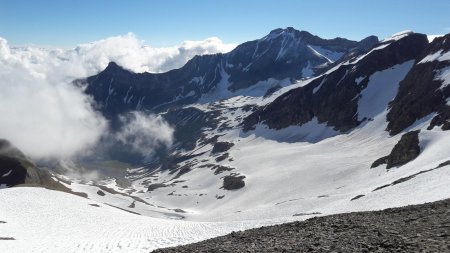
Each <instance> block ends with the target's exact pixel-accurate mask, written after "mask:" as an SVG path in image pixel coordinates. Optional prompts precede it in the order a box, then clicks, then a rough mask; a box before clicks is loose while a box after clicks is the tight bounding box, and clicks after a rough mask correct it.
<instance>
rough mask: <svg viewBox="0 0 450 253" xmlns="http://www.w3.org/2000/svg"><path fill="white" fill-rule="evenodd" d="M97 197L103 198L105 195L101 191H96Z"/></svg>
mask: <svg viewBox="0 0 450 253" xmlns="http://www.w3.org/2000/svg"><path fill="white" fill-rule="evenodd" d="M97 195H100V196H105V193H104V192H103V191H101V190H98V191H97Z"/></svg>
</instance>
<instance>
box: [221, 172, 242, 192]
mask: <svg viewBox="0 0 450 253" xmlns="http://www.w3.org/2000/svg"><path fill="white" fill-rule="evenodd" d="M244 178H245V176H235V175H230V176H225V177H224V178H223V186H222V187H223V189H225V190H238V189H241V188H243V187H244V186H245V181H244Z"/></svg>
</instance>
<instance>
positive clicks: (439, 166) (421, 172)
mask: <svg viewBox="0 0 450 253" xmlns="http://www.w3.org/2000/svg"><path fill="white" fill-rule="evenodd" d="M448 165H450V160H449V161H446V162H443V163H441V164H439V165H438V166H437V167H435V168H432V169H428V170H422V171H419V172H417V173H414V174H412V175H410V176H407V177H402V178H399V179H397V180H395V181H394V182H392V183H390V184H385V185H382V186H379V187H377V188H375V189H374V190H373V191H378V190H381V189H383V188H386V187H389V186H393V185H396V184H401V183H404V182H406V181H409V180H411V179H413V178H415V177H416V176H418V175H421V174H424V173H428V172H430V171H433V170H437V169H439V168H442V167H445V166H448Z"/></svg>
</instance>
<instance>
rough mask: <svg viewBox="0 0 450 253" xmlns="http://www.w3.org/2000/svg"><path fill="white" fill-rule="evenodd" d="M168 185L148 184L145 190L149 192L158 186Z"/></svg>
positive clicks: (164, 185)
mask: <svg viewBox="0 0 450 253" xmlns="http://www.w3.org/2000/svg"><path fill="white" fill-rule="evenodd" d="M167 186H168V185H166V184H151V185H149V186H148V188H147V191H149V192H151V191H154V190H156V189H158V188H163V187H167Z"/></svg>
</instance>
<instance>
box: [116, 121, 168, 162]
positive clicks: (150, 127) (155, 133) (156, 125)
mask: <svg viewBox="0 0 450 253" xmlns="http://www.w3.org/2000/svg"><path fill="white" fill-rule="evenodd" d="M119 119H120V121H121V123H122V127H121V129H120V130H119V131H118V132H117V133H116V134H115V137H116V139H117V140H118V141H120V142H121V143H123V144H125V145H127V146H129V147H131V149H132V150H133V151H134V152H137V153H139V154H141V155H142V156H144V157H149V156H151V155H153V151H154V150H155V148H158V147H162V146H163V147H167V146H169V145H171V144H172V141H173V132H174V130H173V128H172V127H170V126H169V124H168V123H167V122H165V121H164V120H163V118H162V117H161V116H156V115H146V114H144V113H142V112H132V113H129V114H126V115H121V116H120V118H119Z"/></svg>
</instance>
